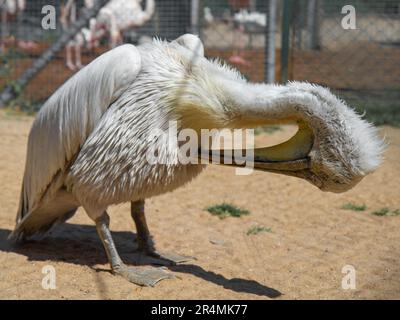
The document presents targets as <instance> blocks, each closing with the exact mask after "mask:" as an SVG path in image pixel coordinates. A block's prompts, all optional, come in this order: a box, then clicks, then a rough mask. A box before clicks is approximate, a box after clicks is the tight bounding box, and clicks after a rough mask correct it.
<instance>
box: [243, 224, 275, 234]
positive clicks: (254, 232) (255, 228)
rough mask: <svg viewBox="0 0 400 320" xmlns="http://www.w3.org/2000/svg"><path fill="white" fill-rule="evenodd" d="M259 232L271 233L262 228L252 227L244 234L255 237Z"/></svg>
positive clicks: (268, 229) (269, 229)
mask: <svg viewBox="0 0 400 320" xmlns="http://www.w3.org/2000/svg"><path fill="white" fill-rule="evenodd" d="M260 232H272V229H271V228H267V227H264V226H253V227H251V228H250V229H249V230H248V231H247V233H246V234H247V235H248V236H250V235H256V234H258V233H260Z"/></svg>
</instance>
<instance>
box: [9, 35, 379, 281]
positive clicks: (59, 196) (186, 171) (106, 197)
mask: <svg viewBox="0 0 400 320" xmlns="http://www.w3.org/2000/svg"><path fill="white" fill-rule="evenodd" d="M203 52H204V49H203V45H202V44H201V42H200V41H199V39H198V38H197V37H195V36H192V35H184V36H182V37H180V38H179V39H177V40H175V41H173V42H171V43H167V42H164V41H160V40H154V41H153V43H146V44H143V45H142V46H139V47H134V46H132V45H124V46H120V47H118V48H116V49H114V50H111V51H109V52H107V53H105V54H104V55H102V56H100V57H99V58H97V59H96V60H95V61H93V62H92V63H91V64H90V65H88V66H87V67H85V68H84V69H82V70H81V71H79V72H78V73H77V74H76V75H75V76H74V77H72V78H71V79H70V80H68V81H67V82H66V83H65V84H64V85H63V86H62V87H60V88H59V89H58V90H57V91H56V92H55V93H54V94H53V96H52V97H51V98H50V99H49V100H48V101H47V102H46V104H45V105H44V106H43V107H42V109H41V110H40V112H39V113H38V115H37V117H36V120H35V122H34V124H33V127H32V130H31V132H30V135H29V141H28V152H27V161H26V168H25V174H24V180H23V187H22V193H21V202H20V208H19V211H18V215H17V226H16V228H15V231H14V232H13V234H12V237H14V238H24V237H29V236H31V235H34V234H35V233H37V232H40V231H46V230H47V229H48V228H50V227H51V226H52V225H53V224H54V223H56V222H60V221H64V220H65V219H66V218H68V217H70V216H71V215H72V214H73V213H74V212H75V210H76V209H77V207H79V206H83V207H84V208H85V210H86V212H87V213H88V215H89V216H90V217H91V218H92V219H93V220H94V221H96V224H97V226H98V230H99V234H100V236H101V238H102V239H103V241H104V238H107V237H108V236H107V232H106V231H107V227H106V226H107V221H108V220H107V219H106V218H104V219H103V218H102V217H104V212H105V210H106V208H107V207H108V206H109V205H112V204H116V203H121V202H127V201H131V202H132V203H136V202H138V201H141V200H143V199H145V198H149V197H152V196H155V195H157V194H160V193H164V192H167V191H171V190H173V189H175V188H177V187H179V186H181V185H182V184H184V183H186V182H188V181H190V180H191V179H192V178H194V177H195V176H196V175H198V174H199V173H200V172H201V171H202V169H203V168H204V166H203V165H195V164H190V165H182V164H166V165H164V164H156V165H150V164H149V163H148V162H147V161H146V156H145V155H146V153H147V152H148V150H149V148H150V147H152V145H153V144H156V143H159V142H157V141H156V140H154V141H150V142H149V140H148V137H149V135H150V133H151V131H152V130H153V129H160V128H161V129H163V130H167V129H168V123H169V121H173V120H176V121H177V122H178V125H179V129H182V128H193V129H195V130H196V131H199V130H200V129H202V128H242V127H253V126H257V125H263V124H267V123H276V122H288V121H297V122H298V123H305V124H307V125H308V126H309V127H310V128H311V129H312V130H313V132H314V144H313V148H312V150H311V152H310V154H309V158H310V163H311V164H310V168H309V169H307V170H302V171H299V172H295V173H294V174H293V172H291V173H287V174H290V175H296V176H299V177H301V178H304V179H306V180H308V181H310V182H311V183H313V184H315V185H316V186H318V187H319V188H321V189H323V190H327V191H335V192H340V191H344V190H347V189H349V188H351V187H352V186H354V185H355V184H356V183H357V182H359V181H360V180H361V178H362V177H363V176H365V175H366V174H368V173H370V172H372V171H374V170H375V169H376V168H377V167H378V165H379V162H380V154H381V152H382V143H381V141H380V140H379V139H378V138H377V135H376V130H375V129H374V128H373V127H371V126H370V125H369V124H368V123H367V122H365V121H364V120H361V118H360V117H359V116H358V115H357V114H356V113H355V112H354V111H353V110H351V109H350V108H348V107H347V106H346V105H345V103H344V102H342V101H340V100H339V99H337V98H336V97H335V96H333V95H332V94H331V93H330V92H329V91H328V90H327V89H324V88H322V87H319V86H316V85H312V84H308V83H297V82H293V83H290V84H288V85H286V86H282V85H266V84H252V83H248V82H247V81H246V80H244V79H243V78H242V77H241V76H240V74H239V73H238V72H236V71H235V70H232V69H231V68H229V67H227V66H225V65H223V64H221V63H219V62H217V61H209V60H207V59H205V58H204V56H203ZM158 147H159V150H161V151H160V152H161V154H162V155H163V157H165V158H169V157H170V158H173V157H174V156H175V154H176V153H177V152H179V151H178V149H170V148H168V146H165V145H162V144H160V145H159V146H158ZM164 163H168V161H164ZM273 171H274V170H273ZM275 172H276V171H275ZM279 173H285V172H279ZM285 174H286V173H285ZM136 207H137V206H136ZM102 219H103V220H102ZM143 219H144V218H143ZM135 222H136V220H135ZM137 225H138V224H137ZM104 230H106V231H104ZM107 239H108V242H110V241H112V239H111V240H109V238H107ZM106 242H107V241H106ZM105 247H106V251H107V253H108V255H109V258H110V263H111V265H112V268H113V270H114V271H115V272H116V270H120V269H118V268H117V267H116V264H115V263H114V262H113V261H115V259H116V260H117V261H120V260H118V259H119V257H117V258H118V259H117V258H115V256H116V255H117V254H116V251H115V252H114V251H113V250H114V249H115V248H114V249H113V248H111V249H110V248H108V247H107V244H105ZM110 252H111V253H110ZM114 258H115V259H114ZM118 263H119V264H118ZM118 263H117V265H122V262H118ZM124 270H125V269H124ZM123 275H124V276H126V277H128V278H129V279H130V280H131V281H133V282H136V283H140V284H149V282H140V281H136V280H135V281H134V280H132V279H133V278H132V277H131V274H130V276H127V275H126V273H124V274H123ZM162 278H163V277H160V278H158V280H160V279H162ZM135 279H137V278H135ZM158 280H157V281H158ZM153 284H154V283H153Z"/></svg>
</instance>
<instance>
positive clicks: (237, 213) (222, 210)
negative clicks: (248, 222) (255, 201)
mask: <svg viewBox="0 0 400 320" xmlns="http://www.w3.org/2000/svg"><path fill="white" fill-rule="evenodd" d="M206 210H207V211H208V212H209V213H211V214H212V215H214V216H217V217H219V218H220V219H225V218H226V217H236V218H239V217H241V216H243V215H248V214H250V211H248V210H246V209H242V208H238V207H236V206H234V205H231V204H228V203H222V204H217V205H214V206H210V207H208V208H206Z"/></svg>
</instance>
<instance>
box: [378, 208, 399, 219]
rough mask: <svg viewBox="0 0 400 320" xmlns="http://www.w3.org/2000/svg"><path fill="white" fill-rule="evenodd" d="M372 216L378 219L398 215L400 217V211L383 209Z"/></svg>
mask: <svg viewBox="0 0 400 320" xmlns="http://www.w3.org/2000/svg"><path fill="white" fill-rule="evenodd" d="M372 214H373V215H375V216H378V217H384V216H398V215H400V209H396V210H391V209H389V208H382V209H380V210H377V211H374V212H372Z"/></svg>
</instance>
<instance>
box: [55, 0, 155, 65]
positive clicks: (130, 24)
mask: <svg viewBox="0 0 400 320" xmlns="http://www.w3.org/2000/svg"><path fill="white" fill-rule="evenodd" d="M94 1H95V0H85V7H86V8H92V7H93V5H94ZM141 2H142V0H110V1H109V2H108V3H107V4H106V5H105V6H104V7H103V8H101V9H100V11H99V13H98V15H97V16H96V18H92V19H91V20H90V25H89V28H82V29H81V30H80V32H79V33H78V34H77V35H76V36H75V37H74V39H73V41H71V42H70V43H69V44H68V45H67V47H66V65H67V66H68V68H69V69H71V70H75V69H81V68H82V67H83V65H82V59H81V51H82V48H83V47H85V46H86V47H89V48H91V47H96V46H98V43H99V40H101V39H102V38H104V37H105V36H106V35H108V36H109V39H110V40H109V43H110V47H111V48H114V47H116V46H117V45H118V44H120V43H122V33H123V32H124V31H126V30H128V29H131V28H135V27H139V26H142V25H144V24H145V23H146V22H147V21H149V20H150V19H151V17H152V16H153V14H154V11H155V1H154V0H146V8H145V9H143V8H142V6H141V4H140V3H141ZM75 21H76V4H75V0H68V1H67V4H66V5H65V7H64V9H63V10H62V15H61V23H62V26H63V28H64V29H67V28H68V27H69V25H70V24H71V23H74V22H75ZM73 50H74V53H75V60H76V62H75V63H74V62H73V59H72V55H73Z"/></svg>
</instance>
